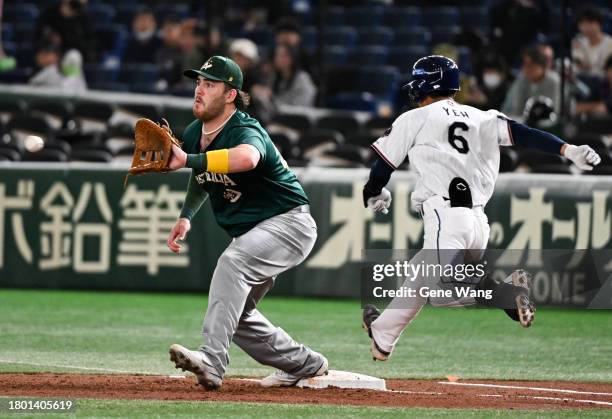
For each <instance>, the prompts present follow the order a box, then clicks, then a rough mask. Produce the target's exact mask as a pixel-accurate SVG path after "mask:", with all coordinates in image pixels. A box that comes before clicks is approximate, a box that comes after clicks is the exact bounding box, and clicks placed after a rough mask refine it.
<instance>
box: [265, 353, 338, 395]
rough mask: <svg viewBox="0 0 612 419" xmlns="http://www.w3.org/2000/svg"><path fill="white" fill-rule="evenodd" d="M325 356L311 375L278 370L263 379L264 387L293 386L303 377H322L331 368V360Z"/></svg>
mask: <svg viewBox="0 0 612 419" xmlns="http://www.w3.org/2000/svg"><path fill="white" fill-rule="evenodd" d="M321 357H322V358H323V361H322V364H321V366H320V367H319V368H318V369H317V371H316V372H315V373H314V374H311V375H295V374H289V373H288V372H285V371H282V370H277V371H276V372H275V373H274V374H270V375H268V376H267V377H265V378H264V379H262V380H261V386H262V387H291V386H294V385H296V384H297V382H298V381H300V380H301V379H302V378H311V377H320V376H322V375H327V373H328V370H329V362H328V361H327V358H325V357H324V356H323V355H321Z"/></svg>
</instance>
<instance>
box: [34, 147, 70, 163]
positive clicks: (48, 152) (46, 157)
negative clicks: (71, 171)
mask: <svg viewBox="0 0 612 419" xmlns="http://www.w3.org/2000/svg"><path fill="white" fill-rule="evenodd" d="M23 161H46V162H67V161H68V155H66V153H64V152H63V151H61V150H56V149H52V148H46V147H45V148H43V149H42V150H39V151H37V152H35V153H30V152H26V153H25V154H24V155H23Z"/></svg>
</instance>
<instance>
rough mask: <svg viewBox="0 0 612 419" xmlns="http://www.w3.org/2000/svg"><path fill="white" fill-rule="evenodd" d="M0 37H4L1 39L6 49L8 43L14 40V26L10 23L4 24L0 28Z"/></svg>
mask: <svg viewBox="0 0 612 419" xmlns="http://www.w3.org/2000/svg"><path fill="white" fill-rule="evenodd" d="M0 36H1V37H2V38H1V39H2V42H3V43H4V44H5V49H6V43H7V42H10V41H12V40H13V25H12V24H10V23H3V25H2V27H1V28H0Z"/></svg>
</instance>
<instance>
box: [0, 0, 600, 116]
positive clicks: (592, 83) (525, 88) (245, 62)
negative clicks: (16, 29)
mask: <svg viewBox="0 0 612 419" xmlns="http://www.w3.org/2000/svg"><path fill="white" fill-rule="evenodd" d="M42 3H45V4H47V3H48V5H47V6H46V7H45V8H43V7H42ZM161 3H163V2H146V4H147V5H144V4H145V3H143V5H142V6H140V7H138V8H137V9H135V11H134V13H133V16H132V19H131V28H130V33H129V36H128V38H127V39H126V42H125V47H124V48H123V50H122V55H121V56H120V57H112V56H111V57H109V56H104V57H103V56H100V53H99V49H100V48H99V45H100V40H98V39H96V37H95V36H94V32H93V30H92V28H93V27H94V25H93V24H94V23H95V22H92V21H91V16H90V14H88V13H87V11H88V7H90V5H88V2H87V0H59V1H57V2H41V6H40V8H41V12H40V14H39V15H38V17H37V20H36V25H35V39H34V45H35V49H34V52H35V64H36V72H35V73H34V74H32V75H31V76H30V78H29V83H30V84H32V85H36V86H59V87H62V88H64V89H66V90H69V91H75V92H80V91H84V90H86V89H87V86H88V80H86V77H85V72H84V65H85V64H86V63H92V62H98V63H100V62H104V64H105V65H108V66H112V65H113V63H112V60H119V61H120V62H121V63H122V64H130V65H143V66H145V65H150V64H155V65H156V66H157V68H158V69H159V73H158V76H157V79H156V80H155V90H157V91H160V92H171V93H172V92H175V93H177V94H181V93H182V94H185V95H189V94H190V92H191V91H192V90H193V85H192V81H190V80H188V79H186V78H184V77H182V71H183V70H184V69H186V68H198V67H200V66H201V65H202V63H203V62H204V61H205V60H206V59H207V57H209V56H211V55H216V54H220V55H228V56H230V57H232V58H233V59H234V60H235V61H236V62H237V63H238V64H239V65H240V67H241V68H242V70H243V72H244V74H245V84H244V90H245V91H246V92H248V93H249V94H250V95H251V97H252V103H253V110H252V112H253V113H255V114H256V115H257V116H259V117H260V118H261V119H262V120H264V121H267V120H270V119H271V118H272V117H273V115H274V114H275V112H277V109H278V107H279V106H282V105H297V106H305V107H309V106H315V105H318V106H325V105H326V104H327V100H326V99H327V97H326V93H327V90H328V89H326V87H325V82H326V80H327V82H329V80H330V79H329V78H328V77H327V78H326V77H325V76H326V75H327V74H328V73H329V72H330V71H331V69H330V68H326V67H325V66H323V65H322V64H323V63H322V62H321V58H320V57H322V55H321V53H320V52H317V51H316V50H314V51H313V50H309V49H307V48H306V47H305V45H304V40H303V35H304V34H303V30H304V26H305V22H304V19H302V18H301V16H302V15H303V13H304V11H308V10H309V11H310V15H311V16H314V17H315V18H316V17H317V13H318V11H317V9H316V7H315V6H316V2H314V1H311V0H299V1H287V0H277V1H249V2H245V1H231V0H228V1H226V2H223V4H218V2H197V1H194V2H186V3H185V5H186V7H188V8H189V9H188V13H187V16H181V15H180V14H175V13H168V14H165V15H163V16H160V14H159V13H155V12H154V10H153V8H152V7H151V5H152V4H153V5H156V6H157V5H159V4H161ZM204 3H206V4H204ZM208 3H211V4H208ZM212 3H216V4H212ZM372 3H380V4H382V5H384V6H385V7H387V6H389V7H391V6H396V7H400V6H415V5H416V6H431V2H429V3H428V2H425V3H424V4H420V3H423V2H420V3H419V2H418V1H401V0H398V1H395V2H392V1H380V2H372V1H367V2H363V1H361V2H360V1H333V0H331V1H329V2H328V4H329V5H330V7H334V6H345V7H352V6H355V5H357V6H359V5H362V4H372ZM435 3H436V5H437V4H438V3H440V4H439V5H440V7H444V5H445V4H444V3H445V2H443V1H442V2H435ZM477 3H478V2H477ZM570 3H572V2H570ZM0 4H1V3H0ZM11 4H13V2H7V4H5V8H6V7H7V6H8V5H11ZM450 4H453V3H450ZM487 4H488V5H489V6H488V11H489V13H488V16H487V17H488V25H487V28H488V30H487V31H486V32H485V31H483V30H480V29H478V28H474V27H469V26H463V27H462V28H461V32H460V33H458V34H457V35H456V37H454V38H453V42H443V43H438V44H436V45H432V47H431V52H432V53H437V54H443V55H446V56H449V57H451V58H454V59H456V60H457V61H458V62H459V65H460V67H461V68H462V69H465V72H464V73H463V78H462V81H461V86H462V89H461V91H460V92H459V94H458V96H457V100H458V101H460V102H463V103H467V104H471V105H473V106H477V107H479V108H483V109H491V108H495V109H500V110H502V111H503V112H504V113H506V114H508V115H512V116H521V117H523V118H526V119H528V118H529V117H530V113H533V112H536V111H537V112H540V113H541V112H547V115H548V116H549V118H548V119H549V120H551V119H554V117H557V116H558V115H561V114H562V109H561V107H562V106H564V107H565V108H566V109H567V111H568V112H570V113H571V114H572V115H580V114H589V115H592V114H608V115H609V114H611V113H612V89H611V86H612V37H611V36H610V35H609V34H608V33H606V32H607V31H609V30H610V17H609V16H608V15H607V14H608V13H610V11H609V10H608V9H606V8H602V7H600V6H593V5H576V6H572V7H571V13H570V14H569V15H568V19H567V27H565V28H562V29H563V31H564V32H561V36H560V37H559V36H555V35H554V34H553V32H554V33H555V34H558V33H559V31H556V32H555V31H551V28H553V27H557V28H558V26H559V24H560V23H559V21H560V20H561V19H560V18H559V20H555V19H556V16H557V17H558V16H559V13H558V12H559V9H560V6H559V4H556V3H555V4H553V3H551V2H549V1H547V0H498V1H490V2H487ZM554 12H557V13H554ZM308 24H309V25H310V26H315V27H316V24H317V22H316V19H315V21H314V22H312V21H311V22H308ZM262 27H264V28H272V31H271V33H272V34H273V39H272V40H271V43H270V44H267V45H266V44H265V43H261V42H257V43H256V42H255V41H254V40H253V39H249V37H244V35H243V34H244V33H257V30H258V28H262ZM564 33H565V34H566V35H564ZM567 34H570V35H567ZM570 38H571V39H570ZM262 44H263V45H264V46H263V47H262ZM268 45H269V46H268ZM462 50H467V51H468V55H467V57H466V56H464V55H462V54H461V53H460V51H462ZM560 53H564V54H562V55H565V57H564V58H560V56H559V55H560ZM8 55H9V54H8V53H6V54H5V52H4V51H3V49H2V48H1V44H0V71H2V70H7V69H9V70H10V68H11V67H12V66H14V65H18V63H15V61H14V60H11V58H10V57H9V56H8ZM411 64H412V63H409V65H411ZM351 65H354V64H353V63H351V62H348V63H346V64H344V66H351ZM407 76H408V74H406V73H405V72H404V74H402V77H403V78H404V79H406V78H407ZM562 80H564V81H565V83H564V87H563V89H562V87H561V85H562ZM399 81H402V80H399ZM403 81H406V80H403ZM400 85H401V83H398V84H397V86H396V94H395V97H394V98H393V105H394V108H395V112H400V111H402V110H404V109H406V107H407V106H410V105H409V104H408V103H407V101H406V100H405V97H404V94H403V92H402V91H401V90H400V89H399V87H400ZM328 87H329V86H328ZM331 87H332V88H333V86H331ZM332 90H333V89H332ZM562 90H563V92H562ZM531 116H533V115H531Z"/></svg>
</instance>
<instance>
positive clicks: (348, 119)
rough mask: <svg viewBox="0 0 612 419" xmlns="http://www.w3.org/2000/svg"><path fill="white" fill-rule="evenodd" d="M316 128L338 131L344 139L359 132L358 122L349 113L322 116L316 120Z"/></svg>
mask: <svg viewBox="0 0 612 419" xmlns="http://www.w3.org/2000/svg"><path fill="white" fill-rule="evenodd" d="M316 127H317V128H318V129H323V130H334V131H338V132H339V133H341V134H342V135H343V136H344V137H345V138H346V136H347V135H349V134H351V133H355V132H359V131H360V130H361V126H360V124H359V121H358V120H357V118H355V117H354V116H353V115H352V114H351V113H342V114H340V113H338V114H333V115H327V116H323V117H321V118H319V119H318V120H317V122H316Z"/></svg>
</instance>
